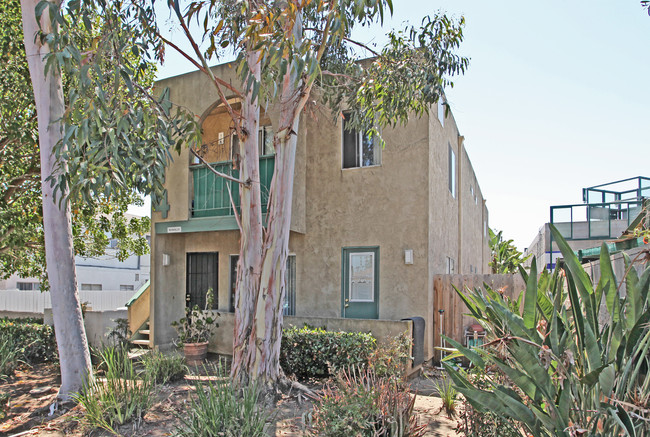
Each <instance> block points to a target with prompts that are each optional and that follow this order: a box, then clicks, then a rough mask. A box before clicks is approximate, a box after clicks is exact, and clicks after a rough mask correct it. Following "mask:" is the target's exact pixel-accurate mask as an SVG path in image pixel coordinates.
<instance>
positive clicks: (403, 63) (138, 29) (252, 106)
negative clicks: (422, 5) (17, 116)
mask: <svg viewBox="0 0 650 437" xmlns="http://www.w3.org/2000/svg"><path fill="white" fill-rule="evenodd" d="M167 4H168V6H169V11H170V12H171V16H172V17H173V18H174V19H175V21H174V25H175V26H177V27H178V29H180V33H181V34H182V35H183V36H184V37H185V38H186V39H187V41H188V42H189V46H190V49H189V50H183V49H182V48H181V47H180V45H179V44H178V41H171V40H169V39H167V38H165V36H164V35H163V33H162V32H161V31H160V29H159V27H158V25H157V20H156V16H155V13H156V10H155V9H154V8H153V2H151V3H149V2H135V1H134V2H128V1H124V2H117V3H109V2H106V1H104V0H86V1H76V2H71V3H70V4H69V7H68V14H69V15H70V17H72V18H71V19H70V23H72V22H74V23H77V24H78V25H80V26H85V27H88V26H91V25H92V23H91V22H90V20H87V19H86V18H85V14H87V11H88V10H92V9H100V10H102V15H103V16H105V17H112V18H109V20H108V21H109V22H111V23H113V26H112V30H111V32H109V34H108V35H110V36H108V37H107V38H106V41H108V40H111V39H112V38H116V39H117V41H118V42H117V43H114V45H116V46H117V47H123V45H122V44H123V39H124V35H128V37H129V38H130V40H131V41H134V44H133V47H134V48H135V50H136V51H137V52H138V54H141V55H142V56H143V57H144V58H147V57H148V56H151V57H153V58H155V59H157V60H163V58H164V53H165V51H166V50H168V49H171V50H177V51H179V52H180V53H181V54H182V55H183V56H184V57H185V58H187V59H188V60H189V61H190V62H192V63H193V65H194V66H195V67H196V68H197V69H198V70H200V71H201V72H203V73H204V74H205V75H207V77H208V78H209V79H210V82H211V83H212V85H213V86H214V87H215V89H216V91H217V93H218V95H219V99H220V101H221V104H223V106H224V107H225V109H226V112H227V113H228V114H229V115H230V117H231V118H232V122H233V128H234V131H235V134H236V135H237V136H238V137H239V147H240V150H239V155H240V157H241V158H240V163H239V169H240V176H239V178H232V177H231V176H228V175H224V174H221V173H219V172H218V171H217V170H215V169H212V170H213V171H214V172H215V173H217V174H219V175H220V176H223V177H227V178H230V179H234V180H235V181H236V182H237V183H239V184H240V185H241V186H240V204H241V212H240V213H238V214H237V216H236V219H237V222H238V224H239V227H240V231H241V247H240V258H239V265H238V272H237V286H236V297H235V300H236V303H235V333H234V344H233V347H234V357H233V365H232V376H233V377H234V378H235V379H236V380H237V381H238V382H240V383H247V382H248V381H250V380H256V381H258V382H260V383H262V384H264V385H265V386H267V387H268V388H273V387H274V386H275V385H276V384H277V382H278V381H279V380H280V379H281V377H282V373H281V369H280V367H279V351H280V339H281V335H282V331H281V328H282V301H283V295H284V292H285V290H284V288H285V284H284V276H285V270H286V258H287V253H288V241H289V229H290V219H291V201H292V197H293V177H294V167H295V154H296V144H297V132H298V131H299V126H300V118H301V114H302V112H303V110H304V109H305V107H306V105H307V104H310V105H311V104H318V103H315V102H317V101H318V99H320V101H321V102H323V103H324V104H327V105H328V106H329V107H330V108H331V113H332V116H333V117H334V118H338V117H339V116H340V114H341V112H342V110H343V109H349V110H351V111H352V112H351V115H350V116H349V117H350V118H349V126H350V127H351V128H354V129H358V130H363V131H366V132H367V134H369V135H376V136H378V137H380V132H381V128H382V127H385V126H395V125H398V124H405V123H406V122H407V121H408V119H409V117H411V116H421V115H423V114H426V113H428V111H429V109H430V107H431V106H432V105H434V104H436V103H438V101H439V100H440V99H441V98H442V94H443V90H444V88H445V87H446V86H451V85H452V82H451V79H450V78H451V77H452V76H453V75H455V74H459V73H462V72H463V71H464V70H465V68H466V67H467V64H468V60H467V59H466V58H463V57H461V56H459V55H457V54H456V53H455V50H456V49H457V48H458V46H459V44H460V42H461V41H462V26H463V23H464V21H463V19H462V18H461V19H459V20H453V19H450V18H448V17H447V16H445V15H444V14H442V13H438V14H436V15H434V16H433V17H425V18H424V19H423V20H422V23H421V25H420V26H415V27H408V28H406V29H404V30H402V31H397V32H393V31H391V32H389V34H388V44H387V45H386V47H385V48H383V49H381V50H374V49H372V48H370V47H367V46H363V45H362V44H360V43H357V42H355V41H352V40H351V39H350V35H351V31H352V29H353V27H355V26H369V25H372V24H374V23H382V21H383V19H384V16H385V14H387V13H392V9H393V3H392V0H332V1H325V0H301V1H298V0H290V1H284V0H278V1H262V0H245V1H235V0H224V1H216V0H201V1H190V2H188V3H187V4H186V7H184V8H183V9H181V5H180V3H179V1H178V0H170V1H169V2H168V3H167ZM105 10H107V11H108V13H107V12H104V11H105ZM194 20H195V21H196V23H198V26H199V27H200V29H201V30H200V32H197V33H193V31H192V29H193V27H192V25H191V24H192V23H193V22H194ZM62 22H63V21H62ZM64 24H65V23H64ZM69 28H70V29H71V30H70V31H73V29H74V28H73V27H72V26H69ZM58 40H59V41H61V44H60V45H59V47H58V51H57V52H56V53H55V54H52V55H51V56H50V57H49V59H48V60H49V61H50V62H51V65H58V66H60V68H62V69H65V70H66V71H70V72H73V73H74V74H77V76H76V77H78V78H79V81H78V88H77V89H78V90H81V91H80V92H78V91H73V92H72V93H71V96H70V102H71V103H70V107H71V108H72V109H71V110H70V111H69V113H66V120H77V121H78V123H69V124H68V125H67V126H66V128H65V133H64V135H63V138H62V141H61V142H60V145H59V148H58V149H57V154H58V156H59V157H60V159H61V160H62V161H61V162H66V163H67V166H68V171H64V172H61V173H60V176H59V177H57V178H56V187H57V188H58V189H60V190H61V191H62V192H64V190H66V189H68V188H69V189H70V190H71V193H78V194H79V195H81V196H92V195H96V194H97V193H103V194H104V195H105V196H111V195H113V194H115V192H116V191H117V192H119V191H120V189H121V187H123V186H130V187H135V188H137V189H140V190H141V191H150V192H152V193H153V194H154V196H155V195H158V194H160V192H161V190H162V180H163V175H164V165H165V163H166V160H167V159H168V153H169V147H170V146H171V145H172V144H171V143H172V138H173V139H175V140H176V143H175V144H174V146H175V147H176V148H177V149H178V148H179V147H180V146H181V145H182V144H184V145H187V146H189V147H191V150H193V151H194V152H195V154H196V155H197V157H199V159H200V158H201V157H200V154H198V153H196V149H197V148H198V147H200V145H201V134H200V126H198V123H197V122H196V118H195V117H194V115H193V114H189V113H187V111H185V110H184V109H183V108H180V107H174V106H173V103H172V102H169V100H168V93H166V92H163V94H162V96H161V97H160V98H154V97H153V96H152V95H151V94H150V93H148V92H147V90H144V89H142V88H141V87H138V86H137V80H134V78H137V76H138V74H139V73H140V69H139V67H138V66H137V65H132V64H131V63H129V62H128V60H127V59H125V57H124V55H123V54H122V52H120V51H119V50H113V49H110V53H111V56H110V57H105V58H104V61H102V62H99V61H97V60H96V59H95V58H96V57H98V53H97V50H95V49H93V50H91V51H90V52H89V54H88V55H83V54H81V53H80V52H79V51H78V50H76V49H75V48H74V46H72V45H70V44H69V42H66V41H68V40H66V39H65V38H58ZM108 46H109V48H110V44H109V45H108ZM360 46H362V47H364V51H365V53H369V54H370V55H372V58H371V59H368V60H366V61H364V62H358V61H359V59H358V58H357V57H356V56H355V55H354V52H353V49H352V48H353V47H360ZM233 54H234V55H235V57H236V61H235V64H236V66H237V71H238V72H239V74H240V78H241V84H240V86H232V85H231V84H229V83H226V82H225V81H223V80H222V79H220V78H219V77H216V76H215V75H214V74H213V71H212V70H211V69H210V64H211V63H214V62H218V61H221V60H223V59H224V57H225V56H232V55H233ZM88 58H92V62H88V64H86V63H85V62H86V60H87V59H88ZM87 65H90V67H88V66H87ZM104 69H107V70H109V71H110V77H111V78H113V79H114V80H115V81H116V82H120V81H121V82H120V83H124V85H125V86H126V88H127V89H128V91H129V92H128V93H124V94H120V93H109V92H106V91H105V89H106V87H105V84H104V83H103V82H102V78H103V77H105V73H104ZM84 71H85V72H86V73H84ZM79 72H81V74H79ZM96 90H98V91H96ZM134 95H137V96H140V97H142V98H144V99H145V100H146V99H148V102H149V103H142V104H141V105H140V104H139V103H138V104H134V103H132V102H133V101H134V100H133V96H134ZM233 96H234V97H235V98H236V99H238V100H239V101H240V102H241V108H240V109H238V108H237V107H235V106H233V105H231V103H230V100H229V97H233ZM91 97H92V98H91ZM270 105H273V106H274V107H275V108H276V112H277V113H278V114H279V116H278V119H277V121H275V124H276V125H275V126H274V147H275V151H276V157H275V170H274V175H273V179H272V183H271V188H270V195H269V205H268V212H267V224H266V226H264V224H263V221H262V211H261V193H260V184H259V180H260V177H259V174H260V171H259V154H258V150H259V149H258V144H257V141H258V136H257V135H256V133H257V131H258V127H259V117H260V106H265V107H268V106H270ZM172 108H174V109H175V110H174V112H173V113H172ZM131 129H136V130H139V132H140V133H141V134H142V135H140V136H138V137H141V138H150V139H153V140H154V142H155V144H151V143H149V142H145V143H142V144H138V143H137V141H136V140H134V139H133V138H132V136H131V135H130V130H131ZM96 137H101V138H104V140H103V141H96V140H95V138H96ZM148 146H151V147H148ZM79 156H81V157H82V158H77V157H79ZM203 163H204V164H205V165H209V164H208V163H207V162H203ZM141 185H146V186H141Z"/></svg>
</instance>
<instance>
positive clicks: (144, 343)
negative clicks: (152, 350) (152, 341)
mask: <svg viewBox="0 0 650 437" xmlns="http://www.w3.org/2000/svg"><path fill="white" fill-rule="evenodd" d="M131 343H133V344H137V345H138V346H149V340H133V341H132V342H131Z"/></svg>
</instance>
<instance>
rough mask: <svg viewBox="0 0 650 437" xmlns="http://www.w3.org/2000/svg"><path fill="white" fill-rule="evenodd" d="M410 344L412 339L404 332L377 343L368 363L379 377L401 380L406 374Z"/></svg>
mask: <svg viewBox="0 0 650 437" xmlns="http://www.w3.org/2000/svg"><path fill="white" fill-rule="evenodd" d="M412 346H413V340H412V339H411V338H410V337H409V336H408V335H406V333H402V334H400V335H398V336H396V337H392V338H390V339H388V340H387V341H385V342H382V343H377V345H376V348H375V350H374V351H373V352H372V353H371V354H370V357H368V365H369V366H370V368H371V369H373V371H374V372H375V375H377V376H379V377H389V378H395V379H398V380H401V379H402V378H404V376H405V375H406V368H407V365H408V361H409V360H411V359H412V357H411V347H412Z"/></svg>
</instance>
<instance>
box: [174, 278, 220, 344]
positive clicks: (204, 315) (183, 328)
mask: <svg viewBox="0 0 650 437" xmlns="http://www.w3.org/2000/svg"><path fill="white" fill-rule="evenodd" d="M213 308H214V290H212V288H208V291H206V293H205V308H204V309H203V310H201V309H200V308H199V306H198V305H194V307H192V308H190V307H185V317H183V318H181V319H180V320H178V321H175V322H172V324H171V325H172V327H173V328H174V329H175V330H176V332H178V342H179V343H180V344H181V345H182V344H186V343H205V342H206V341H209V340H210V337H211V336H212V334H213V333H214V331H215V330H216V329H217V328H218V327H219V324H218V323H217V318H218V317H219V316H220V314H219V313H218V312H217V311H213V310H212V309H213Z"/></svg>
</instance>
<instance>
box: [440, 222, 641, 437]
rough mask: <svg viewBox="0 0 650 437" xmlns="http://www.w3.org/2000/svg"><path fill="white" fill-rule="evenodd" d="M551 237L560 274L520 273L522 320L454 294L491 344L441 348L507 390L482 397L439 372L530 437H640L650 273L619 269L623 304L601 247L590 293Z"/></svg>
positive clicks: (495, 302) (463, 379)
mask: <svg viewBox="0 0 650 437" xmlns="http://www.w3.org/2000/svg"><path fill="white" fill-rule="evenodd" d="M551 231H552V232H553V239H554V240H555V241H556V242H557V244H558V246H559V248H560V250H561V251H562V255H563V256H564V268H563V270H559V269H558V270H556V271H555V272H554V273H553V274H552V275H551V274H549V273H547V272H544V273H542V275H541V276H540V277H539V279H538V277H537V267H536V262H535V261H533V263H532V266H531V271H530V275H528V274H526V272H524V271H523V270H522V274H523V276H524V279H525V280H526V282H527V287H526V291H525V297H524V305H523V310H522V311H521V312H519V310H518V309H513V308H509V307H508V305H507V303H505V302H504V300H503V297H502V296H501V295H500V294H499V293H498V292H495V291H493V290H491V289H489V287H486V288H485V290H483V291H481V290H474V291H472V292H470V293H468V294H467V295H466V294H464V293H462V292H459V294H460V296H461V298H462V299H463V300H464V301H465V303H466V304H467V307H468V308H469V310H470V312H471V314H472V316H473V317H474V318H475V319H477V320H478V321H479V322H480V323H481V325H483V326H484V327H485V328H486V331H487V335H488V338H489V339H491V341H490V342H489V343H487V346H486V347H484V348H482V349H478V350H469V349H467V348H464V347H463V346H462V345H460V344H457V343H456V342H454V341H453V340H448V341H450V344H452V345H453V346H454V347H456V348H458V349H459V351H460V352H462V353H463V354H464V355H465V356H466V357H467V358H468V359H469V360H470V361H471V362H472V363H473V364H474V365H475V366H476V367H477V368H479V369H481V370H484V371H485V370H486V369H488V368H489V369H494V371H496V372H498V373H499V374H500V375H501V376H502V377H503V378H504V379H503V380H504V381H507V383H495V384H494V387H493V388H487V389H483V388H481V387H480V386H478V385H477V384H475V382H473V381H472V379H471V378H469V377H468V376H467V375H466V374H464V373H462V372H460V371H457V370H454V369H452V368H451V367H450V366H446V367H447V370H448V371H449V372H450V375H451V377H452V378H453V379H454V382H455V384H456V387H457V389H458V391H459V392H461V393H462V394H463V395H464V396H465V397H466V398H467V400H468V401H469V402H470V403H471V404H472V406H473V407H474V408H475V409H476V410H477V411H479V412H481V413H485V412H493V413H495V414H497V415H499V416H504V417H509V418H512V419H514V420H517V421H519V422H520V423H521V425H522V427H524V428H525V429H526V431H527V432H529V433H531V434H533V435H534V436H567V437H568V436H570V435H576V434H582V433H588V434H589V435H592V436H611V435H622V434H624V435H646V434H647V433H648V432H650V417H649V416H648V400H649V399H650V378H648V369H649V368H650V366H649V365H650V353H649V352H650V325H649V324H648V321H649V320H650V312H649V310H650V308H649V303H650V302H649V293H648V289H649V285H650V269H647V268H646V269H645V270H644V271H643V273H642V274H641V276H638V274H637V272H636V269H634V268H630V269H626V272H627V273H626V277H625V278H622V279H623V281H624V283H625V286H626V290H625V293H624V294H623V293H622V292H621V291H620V289H619V288H620V287H619V286H618V284H619V282H618V281H617V278H616V277H615V275H614V272H613V268H612V264H611V260H610V254H609V253H608V251H607V246H606V245H603V247H602V249H601V257H600V270H601V277H600V280H599V282H598V284H596V286H595V287H594V285H593V284H592V283H591V281H590V279H589V276H588V275H587V274H586V272H585V271H584V270H583V268H582V266H581V265H580V263H579V262H578V260H577V258H576V256H575V254H574V253H573V251H572V250H571V248H570V247H569V245H568V244H567V243H566V241H565V240H564V239H563V238H562V236H561V235H560V233H559V232H558V231H557V229H555V227H553V226H551ZM624 258H625V262H626V263H627V264H628V265H629V263H630V260H629V258H628V257H627V256H626V255H624Z"/></svg>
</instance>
